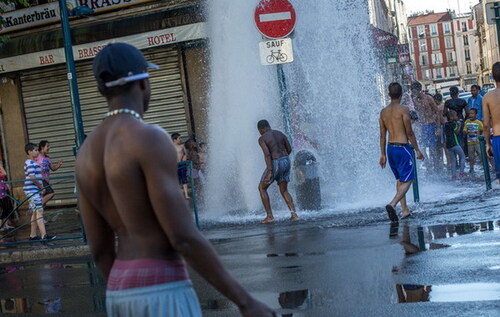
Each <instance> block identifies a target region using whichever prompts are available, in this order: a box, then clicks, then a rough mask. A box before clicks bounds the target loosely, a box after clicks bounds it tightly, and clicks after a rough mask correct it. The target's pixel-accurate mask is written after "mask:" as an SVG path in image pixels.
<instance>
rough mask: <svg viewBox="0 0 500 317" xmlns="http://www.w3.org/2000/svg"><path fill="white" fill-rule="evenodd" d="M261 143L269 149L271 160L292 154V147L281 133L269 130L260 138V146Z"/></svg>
mask: <svg viewBox="0 0 500 317" xmlns="http://www.w3.org/2000/svg"><path fill="white" fill-rule="evenodd" d="M261 142H262V143H264V144H265V145H266V146H267V148H268V149H269V152H270V154H271V160H277V159H279V158H281V157H284V156H288V155H290V153H292V147H291V146H290V143H289V142H288V139H287V137H286V136H285V135H284V134H283V133H282V132H281V131H278V130H272V129H269V130H268V131H267V132H266V133H264V134H263V135H262V136H261V137H260V138H259V144H261Z"/></svg>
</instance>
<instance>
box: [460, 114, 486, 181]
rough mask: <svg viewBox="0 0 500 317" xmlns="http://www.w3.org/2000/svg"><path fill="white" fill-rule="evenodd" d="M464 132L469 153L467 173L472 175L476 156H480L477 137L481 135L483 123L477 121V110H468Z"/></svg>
mask: <svg viewBox="0 0 500 317" xmlns="http://www.w3.org/2000/svg"><path fill="white" fill-rule="evenodd" d="M464 132H465V134H466V135H467V148H468V153H469V166H470V171H469V173H474V161H475V160H476V156H481V148H480V147H479V136H480V135H481V134H483V123H482V122H481V121H480V120H478V119H477V109H475V108H471V109H470V110H469V119H467V120H465V124H464Z"/></svg>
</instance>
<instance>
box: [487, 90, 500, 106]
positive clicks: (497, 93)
mask: <svg viewBox="0 0 500 317" xmlns="http://www.w3.org/2000/svg"><path fill="white" fill-rule="evenodd" d="M483 101H484V102H497V103H498V102H499V101H500V88H496V89H495V90H492V91H488V92H487V93H486V95H484V97H483Z"/></svg>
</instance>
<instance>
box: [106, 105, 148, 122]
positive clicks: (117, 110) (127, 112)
mask: <svg viewBox="0 0 500 317" xmlns="http://www.w3.org/2000/svg"><path fill="white" fill-rule="evenodd" d="M120 113H126V114H130V115H132V116H134V117H135V118H136V119H138V120H142V118H141V115H140V114H139V113H137V112H136V111H134V110H132V109H127V108H121V109H115V110H112V111H109V112H107V113H106V114H105V115H104V119H106V118H107V117H111V116H116V115H117V114H120Z"/></svg>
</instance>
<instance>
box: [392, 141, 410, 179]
mask: <svg viewBox="0 0 500 317" xmlns="http://www.w3.org/2000/svg"><path fill="white" fill-rule="evenodd" d="M411 151H413V149H412V148H411V146H410V145H409V144H406V145H392V144H389V145H388V146H387V157H388V159H389V166H390V167H391V169H392V172H393V173H394V176H395V177H396V179H397V180H399V181H401V182H409V181H412V180H413V179H415V171H414V170H413V160H412V156H411Z"/></svg>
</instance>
